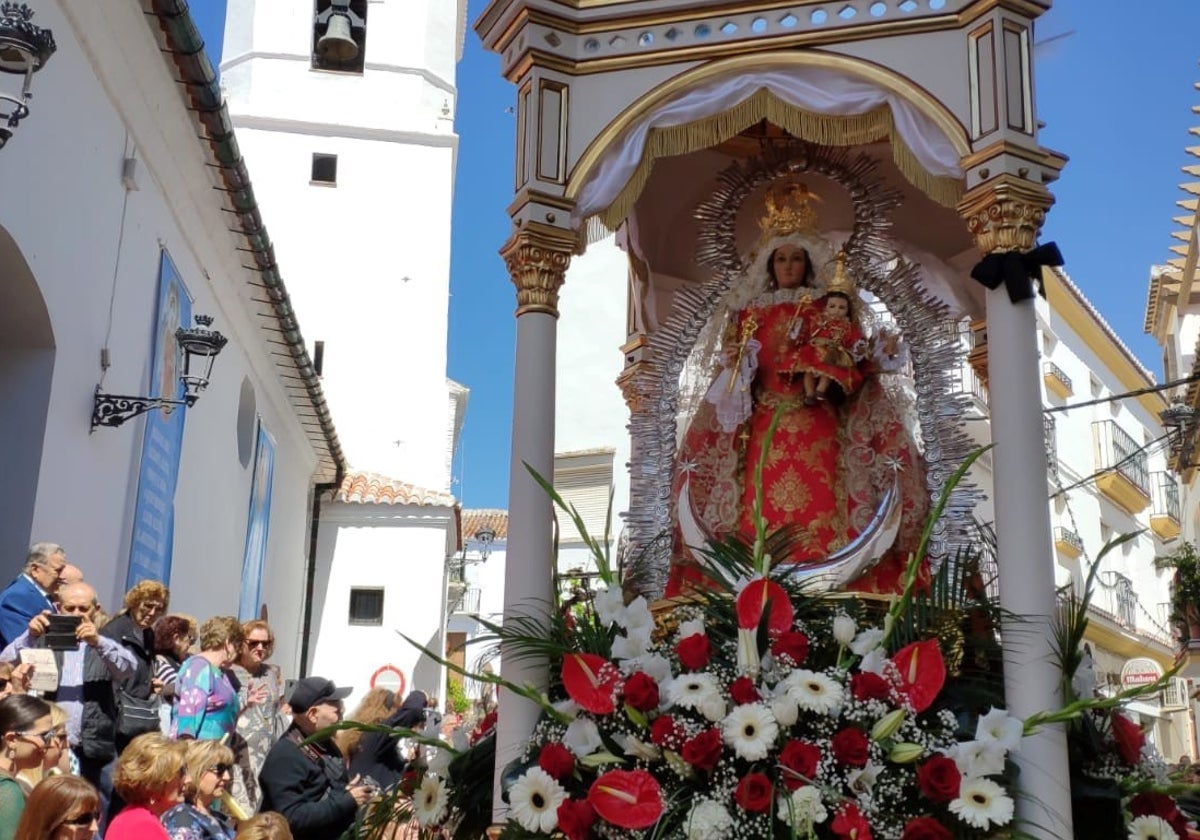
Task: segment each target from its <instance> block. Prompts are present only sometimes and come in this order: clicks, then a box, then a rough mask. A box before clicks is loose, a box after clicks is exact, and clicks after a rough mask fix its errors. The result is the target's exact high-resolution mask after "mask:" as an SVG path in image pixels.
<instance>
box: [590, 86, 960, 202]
mask: <svg viewBox="0 0 1200 840" xmlns="http://www.w3.org/2000/svg"><path fill="white" fill-rule="evenodd" d="M763 90H766V91H768V92H769V93H770V94H772V95H773V96H774V97H776V98H778V99H779V100H781V101H782V102H784V103H786V104H787V105H790V106H792V107H794V108H796V109H799V110H801V111H807V112H810V113H812V114H817V115H821V116H824V117H843V118H845V117H855V116H860V115H865V114H869V113H871V112H872V111H875V110H876V109H879V108H880V107H881V106H883V105H886V106H887V107H888V108H889V109H890V112H891V120H892V124H893V125H894V127H895V133H896V134H897V135H899V139H900V140H901V141H902V142H903V145H904V146H905V147H907V152H909V153H911V156H912V158H913V159H914V161H915V162H916V164H917V165H919V166H920V168H921V169H923V170H924V171H925V172H926V173H927V174H928V176H930V177H931V178H933V179H952V180H958V179H961V178H962V169H961V168H960V166H959V153H958V151H957V150H956V149H955V147H954V144H953V143H952V142H951V140H950V138H948V137H947V136H946V135H945V134H944V133H943V132H942V130H941V129H940V128H939V127H938V126H937V125H936V124H935V123H934V122H933V121H932V120H931V119H930V118H929V117H927V116H926V115H925V114H923V113H922V112H921V111H919V110H918V109H917V108H916V107H915V106H914V105H912V104H911V103H909V102H908V101H906V100H905V99H903V98H902V97H900V96H899V95H897V94H896V93H893V92H891V91H888V90H886V89H884V88H881V87H879V86H877V85H875V84H872V83H871V82H869V81H866V80H865V79H862V78H859V77H856V76H851V75H847V74H844V73H839V72H837V71H834V70H829V69H827V68H820V67H787V68H771V67H769V66H766V67H764V68H762V69H756V70H751V71H744V70H742V71H738V72H737V73H736V74H734V75H729V76H725V77H718V78H715V79H711V80H708V81H706V82H704V83H702V84H701V85H699V86H698V87H695V88H692V89H691V90H688V91H686V92H685V93H682V94H680V95H679V96H678V97H676V98H675V99H672V100H670V101H668V102H665V103H663V104H661V105H659V106H658V107H657V108H655V109H654V110H653V111H651V112H650V113H649V114H646V115H645V116H643V117H642V118H641V119H640V120H638V122H637V123H635V124H634V125H633V126H632V127H631V128H630V129H628V130H627V131H626V132H625V134H624V136H623V137H621V138H620V140H619V141H618V142H617V144H616V145H615V146H613V147H612V148H610V149H609V150H608V151H606V152H605V153H604V156H603V157H602V158H601V160H600V162H599V163H598V164H597V166H596V168H595V170H594V174H593V175H592V177H591V179H590V180H589V181H588V182H587V183H586V184H585V185H584V187H583V189H582V190H581V191H580V192H579V198H578V201H577V202H576V207H575V210H574V212H573V214H572V221H573V223H574V224H575V225H576V226H578V225H579V224H580V223H581V222H583V221H584V220H586V219H588V218H590V217H592V216H595V215H597V214H600V213H602V212H604V211H605V210H607V209H608V208H609V207H610V205H612V204H613V202H614V201H615V200H616V199H617V198H618V196H620V195H621V194H622V192H624V191H626V190H627V185H628V184H629V182H630V179H631V178H634V176H635V174H636V173H638V172H639V167H642V166H643V155H644V154H645V152H646V146H647V142H648V139H649V137H650V133H651V130H653V129H669V128H674V127H679V126H685V125H688V124H689V123H694V122H696V121H698V120H704V119H706V118H712V117H715V116H717V115H720V114H723V113H725V112H728V111H730V110H731V109H734V108H736V107H737V106H739V105H741V104H742V103H744V102H746V101H747V100H749V99H750V98H751V97H753V96H755V95H757V94H759V92H760V91H763ZM759 118H761V117H759ZM755 121H757V120H756V118H750V119H749V120H748V121H747V123H746V125H750V124H752V123H753V122H755ZM745 127H746V126H742V127H741V128H745ZM785 127H786V126H785ZM725 128H726V129H730V130H729V132H728V135H727V137H728V136H733V134H735V133H737V131H740V130H741V128H737V127H735V126H725ZM722 133H724V132H722ZM727 137H723V138H721V139H722V140H723V139H727ZM899 162H900V161H899V160H898V163H899ZM901 168H902V169H904V167H903V166H902V167H901ZM641 174H642V177H643V179H644V177H645V174H646V173H645V172H642V173H641ZM906 174H908V175H909V178H910V180H912V175H911V174H910V173H907V172H906ZM643 183H644V180H643ZM918 186H920V185H919V184H918ZM638 191H640V187H639V188H638ZM605 221H606V222H609V223H612V221H613V220H612V219H606V220H605Z"/></svg>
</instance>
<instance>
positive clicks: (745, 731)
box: [721, 703, 779, 761]
mask: <svg viewBox="0 0 1200 840" xmlns="http://www.w3.org/2000/svg"><path fill="white" fill-rule="evenodd" d="M721 733H722V735H723V736H724V739H725V743H726V744H728V745H729V746H731V747H733V751H734V752H735V753H737V754H738V755H739V756H741V757H742V758H744V759H746V761H762V760H763V759H764V758H766V757H767V756H768V755H769V754H770V752H771V746H772V745H773V744H774V743H775V738H776V737H777V736H778V735H779V724H777V723H776V722H775V716H774V715H773V714H771V710H770V709H768V708H767V707H766V706H764V705H763V704H762V703H746V704H744V705H741V706H737V707H736V708H735V709H734V710H733V711H732V712H730V713H729V716H728V717H726V718H725V720H724V721H722V723H721Z"/></svg>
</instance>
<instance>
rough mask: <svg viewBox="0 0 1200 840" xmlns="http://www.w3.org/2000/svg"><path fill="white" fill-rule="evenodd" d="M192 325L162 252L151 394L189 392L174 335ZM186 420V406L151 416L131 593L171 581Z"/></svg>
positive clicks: (186, 300) (179, 283) (187, 303)
mask: <svg viewBox="0 0 1200 840" xmlns="http://www.w3.org/2000/svg"><path fill="white" fill-rule="evenodd" d="M191 321H192V301H191V298H190V297H189V296H188V292H187V287H185V286H184V284H183V280H182V279H181V278H180V276H179V272H178V271H177V270H176V269H175V264H174V263H173V262H171V256H170V254H168V253H167V252H166V250H163V251H162V256H161V259H160V261H159V266H158V309H157V315H156V318H155V327H154V344H153V345H152V347H151V363H150V389H149V396H151V397H167V398H170V399H183V395H184V388H183V383H182V382H181V381H180V379H179V372H180V365H181V363H182V362H181V358H180V351H179V345H178V343H177V342H176V341H175V331H176V330H177V329H179V328H180V327H187V326H189V325H190V324H191ZM186 416H187V410H186V409H185V408H184V407H183V406H175V407H174V410H173V411H171V412H170V413H168V412H167V411H166V410H165V409H157V410H154V411H151V412H149V413H148V414H146V428H145V433H144V435H143V438H142V456H141V465H140V467H139V469H138V484H137V503H136V505H135V507H134V511H133V538H132V541H131V544H130V549H129V572H128V574H127V575H126V576H125V588H126V589H129V588H130V587H132V586H133V585H134V584H135V583H137V582H138V581H140V580H160V581H162V582H163V583H165V584H169V583H170V582H171V553H172V549H173V547H174V537H175V485H176V483H177V482H178V479H179V456H180V453H181V451H182V449H183V421H184V419H185V418H186Z"/></svg>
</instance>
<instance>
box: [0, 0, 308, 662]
mask: <svg viewBox="0 0 1200 840" xmlns="http://www.w3.org/2000/svg"><path fill="white" fill-rule="evenodd" d="M64 9H65V10H67V11H69V12H70V16H67V15H65V14H64V11H63V10H64ZM36 22H37V23H38V24H39V25H41V26H44V27H50V28H52V29H53V31H54V35H55V39H56V40H57V42H58V51H57V53H56V55H55V56H54V58H53V60H52V61H51V62H50V63H49V65H48V66H47V67H46V69H45V70H43V71H42V72H40V73H39V74H38V75H37V77H36V84H35V96H36V99H35V103H36V104H35V106H34V111H33V114H32V115H31V116H30V118H29V119H27V120H26V121H25V122H24V123H23V124H22V125H21V127H20V129H19V131H18V132H17V134H16V135H15V136H14V138H13V140H12V141H11V142H10V143H9V144H8V146H7V147H6V148H5V149H4V150H3V152H2V153H0V154H2V157H0V165H2V168H3V172H4V177H5V190H4V191H5V194H6V195H9V196H17V195H19V196H22V200H21V201H19V202H15V201H6V202H3V203H0V226H2V227H3V228H4V229H5V230H6V231H7V232H8V234H9V235H11V237H12V238H13V240H14V241H15V243H16V245H17V247H18V248H19V249H20V252H21V254H22V256H23V258H24V261H25V262H26V263H27V264H28V267H29V269H30V271H31V272H32V274H33V276H34V278H35V279H36V282H37V284H38V286H39V287H40V290H41V293H42V296H43V297H44V300H45V304H46V307H47V309H48V312H49V317H50V322H51V327H52V330H53V341H54V345H55V347H56V352H55V357H54V368H53V379H52V382H51V387H50V397H49V399H50V403H49V415H48V420H47V424H46V431H45V446H44V448H43V450H42V454H41V459H40V468H39V472H40V476H37V477H36V478H37V479H38V480H37V482H36V487H37V490H36V501H35V503H34V514H33V526H32V529H31V531H30V532H29V533H25V534H13V533H5V534H4V545H5V550H4V556H2V557H0V571H2V572H3V574H2V575H0V576H2V577H4V578H5V579H7V578H8V577H9V576H10V575H11V573H13V572H14V571H15V570H16V569H17V568H18V567H19V565H20V563H21V561H22V559H23V557H21V556H18V555H19V550H17V549H14V545H15V544H16V543H17V541H19V542H20V543H27V542H29V541H31V540H42V539H48V540H54V541H58V542H61V543H62V544H63V545H65V546H66V547H67V549H68V552H69V558H70V560H71V561H72V562H73V563H75V564H77V565H79V566H80V567H81V568H82V569H83V570H84V572H85V574H86V576H87V578H88V580H89V581H91V582H93V583H94V584H95V585H96V588H97V590H98V593H99V596H100V599H101V600H102V602H103V603H104V605H105V606H106V607H107V608H108V609H110V610H113V611H115V609H116V608H117V607H119V605H120V600H119V597H120V595H121V593H122V592H123V590H124V581H125V573H126V566H127V563H128V557H129V539H130V529H131V518H132V514H133V504H134V496H135V493H136V481H137V465H138V459H139V453H140V448H141V444H142V427H143V420H142V419H138V420H136V421H132V422H129V423H126V424H125V425H124V426H122V427H121V428H117V429H107V428H103V429H99V430H97V431H96V432H95V433H94V434H89V421H90V417H91V408H92V393H93V391H94V389H95V388H96V385H97V382H99V381H101V370H100V365H99V361H100V350H101V348H102V347H103V346H105V344H106V340H107V345H108V347H109V349H110V355H111V361H112V367H111V369H110V370H109V371H108V373H107V376H106V377H105V378H104V379H103V385H104V389H105V390H106V391H108V392H111V393H118V394H144V393H146V392H147V388H148V379H149V365H150V351H151V341H152V334H153V330H154V310H155V306H156V302H157V287H158V262H159V246H160V244H161V245H162V246H164V247H166V248H167V249H168V250H169V251H170V254H171V256H172V258H173V259H174V262H175V264H176V266H177V268H178V270H179V273H180V275H181V276H182V278H183V280H184V282H185V283H186V285H187V287H188V290H189V291H190V293H191V294H192V295H193V297H194V301H193V312H195V313H207V314H211V315H213V316H214V317H215V319H216V322H215V324H214V327H215V328H217V329H219V330H220V331H221V332H222V333H224V334H225V335H226V336H228V337H229V339H230V341H229V344H228V346H227V347H226V348H225V350H224V351H223V352H222V353H221V355H220V357H219V358H218V359H217V362H216V365H215V368H214V373H213V379H212V383H211V385H210V387H209V389H208V390H207V391H206V392H205V393H204V395H203V396H202V397H201V399H200V401H199V402H198V403H197V404H196V406H195V407H194V408H192V409H190V410H188V418H187V423H186V427H185V433H184V442H183V450H182V456H181V462H180V471H179V484H178V489H177V493H176V497H175V556H174V563H173V567H172V575H171V579H170V581H169V583H170V585H171V588H172V594H173V597H172V603H171V608H172V609H173V610H178V611H186V612H189V613H192V614H195V615H197V616H199V617H201V618H206V617H208V616H210V615H214V614H219V613H235V612H236V610H237V603H238V588H239V581H240V576H241V565H242V555H243V549H244V544H245V538H246V519H247V512H248V509H249V497H250V482H251V473H252V469H251V467H250V466H246V467H243V466H242V464H241V463H240V461H239V458H238V448H237V438H236V421H237V411H238V401H239V393H240V390H241V385H242V381H243V378H244V377H248V378H249V381H250V383H251V384H252V386H253V388H254V392H255V395H256V402H257V410H258V412H259V413H260V414H261V416H262V418H263V422H264V424H265V425H266V427H267V428H268V429H269V430H270V432H271V433H272V434H273V435H274V436H275V439H276V446H277V449H276V462H275V478H274V496H273V504H272V512H271V513H272V515H271V527H270V542H269V546H268V557H267V562H266V568H265V572H264V578H263V590H262V591H263V600H264V601H266V602H267V603H268V604H269V607H270V611H271V618H272V622H273V623H274V624H275V625H276V627H277V636H278V645H277V654H276V659H277V660H279V661H280V662H281V663H283V664H284V667H285V668H290V667H291V666H292V664H293V663H294V660H295V658H296V655H297V650H298V645H297V638H296V637H297V633H298V630H299V626H300V609H301V602H302V597H301V595H302V591H303V590H302V581H303V573H302V572H303V566H304V559H305V554H306V547H307V533H308V532H307V527H306V521H307V516H308V503H307V497H308V492H309V485H310V480H311V476H312V473H313V470H314V467H315V464H316V461H315V455H314V452H313V450H312V448H311V446H310V445H309V442H308V440H307V438H306V437H305V436H304V434H303V430H302V428H301V426H300V424H299V421H298V420H297V418H296V416H295V414H294V412H293V410H292V409H291V406H290V405H289V403H288V402H287V399H286V395H285V392H284V390H283V388H282V386H281V384H280V382H279V381H278V380H277V378H276V373H275V368H274V365H273V363H272V361H271V357H270V355H269V351H268V349H267V345H266V342H265V339H264V336H263V334H262V331H261V326H263V324H262V319H261V318H258V317H257V316H255V315H252V314H250V313H249V312H248V311H247V308H246V305H245V303H244V298H243V295H247V296H248V292H247V290H246V286H245V284H246V273H245V272H243V271H242V270H241V269H240V267H239V266H240V265H241V262H242V260H243V257H242V255H241V254H240V253H238V252H237V251H236V250H235V248H236V246H237V244H238V243H237V241H236V240H235V238H234V237H233V236H232V235H231V234H229V232H228V231H227V225H228V217H227V214H225V213H223V212H222V210H221V208H220V196H219V194H218V193H217V192H215V191H214V190H213V189H212V185H211V183H210V181H209V177H210V173H209V171H208V169H207V168H206V167H205V165H204V161H203V158H202V154H201V149H200V146H199V143H198V141H197V139H196V131H195V128H194V126H193V125H192V123H191V120H190V116H189V115H188V114H187V112H186V111H185V110H184V107H183V103H182V101H181V98H180V93H179V91H178V88H177V85H176V83H175V81H174V79H173V77H172V74H171V72H170V71H169V70H168V67H167V64H166V60H165V58H164V57H163V55H162V53H161V52H160V51H159V49H158V46H157V44H156V43H154V40H153V38H152V35H151V32H150V30H149V28H148V25H147V22H146V20H145V18H144V16H143V14H142V11H141V9H140V7H138V5H137V4H136V3H128V4H126V3H121V4H115V5H114V6H113V7H112V8H111V9H107V10H106V11H105V12H99V11H98V10H97V9H95V8H93V7H91V5H90V4H86V5H81V4H72V3H63V4H61V5H60V4H57V3H41V4H39V6H38V8H37V19H36ZM80 31H86V32H87V41H86V50H85V48H84V46H83V45H82V44H81V42H80V40H79V39H78V36H77V33H78V32H80ZM130 154H132V155H133V156H135V157H137V159H138V168H139V169H138V185H139V189H138V190H137V191H135V192H131V193H129V195H128V204H127V207H126V214H125V224H124V236H123V239H122V238H121V236H120V226H121V214H122V202H123V200H124V199H125V197H126V196H125V189H124V187H123V186H122V183H121V177H120V176H121V165H122V160H123V158H124V157H126V155H130ZM118 260H119V269H118V270H117V273H116V279H115V282H114V279H113V274H114V265H117V264H118ZM3 295H4V293H3V291H0V301H2V300H3ZM0 305H2V304H0ZM110 307H111V319H112V320H111V324H110V323H109V312H110ZM106 337H107V339H106ZM14 478H16V480H17V481H18V482H20V483H29V484H30V485H32V484H33V480H34V478H35V477H34V476H24V477H14Z"/></svg>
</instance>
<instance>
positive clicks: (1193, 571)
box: [1154, 542, 1200, 631]
mask: <svg viewBox="0 0 1200 840" xmlns="http://www.w3.org/2000/svg"><path fill="white" fill-rule="evenodd" d="M1154 567H1155V568H1156V569H1171V570H1173V571H1174V572H1175V580H1174V584H1173V586H1172V587H1171V608H1172V615H1171V618H1172V620H1174V621H1176V622H1178V623H1180V624H1181V625H1183V628H1184V629H1185V631H1186V630H1187V628H1188V625H1189V624H1198V623H1200V554H1197V553H1196V546H1194V545H1193V544H1192V543H1190V542H1182V543H1180V544H1179V547H1178V548H1176V549H1175V550H1174V551H1172V552H1171V553H1170V554H1164V555H1162V556H1161V557H1156V558H1154Z"/></svg>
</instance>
